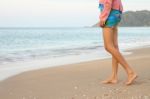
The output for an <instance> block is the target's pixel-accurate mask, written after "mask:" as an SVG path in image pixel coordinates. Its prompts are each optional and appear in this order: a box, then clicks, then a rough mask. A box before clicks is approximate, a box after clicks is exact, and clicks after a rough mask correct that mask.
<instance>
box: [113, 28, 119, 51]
mask: <svg viewBox="0 0 150 99" xmlns="http://www.w3.org/2000/svg"><path fill="white" fill-rule="evenodd" d="M113 44H114V47H115V48H118V27H117V26H116V27H114V28H113Z"/></svg>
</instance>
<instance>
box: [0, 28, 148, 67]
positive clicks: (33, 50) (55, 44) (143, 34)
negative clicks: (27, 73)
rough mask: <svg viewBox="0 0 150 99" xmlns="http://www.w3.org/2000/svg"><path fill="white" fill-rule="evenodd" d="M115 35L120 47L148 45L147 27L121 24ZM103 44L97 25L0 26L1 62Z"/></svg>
mask: <svg viewBox="0 0 150 99" xmlns="http://www.w3.org/2000/svg"><path fill="white" fill-rule="evenodd" d="M118 36H119V39H118V40H119V47H120V49H121V50H125V49H129V48H133V47H141V46H143V45H150V28H148V27H143V28H138V27H135V28H127V27H122V28H119V35H118ZM103 47H104V46H103V38H102V32H101V29H100V28H49V29H0V64H1V63H6V62H16V61H24V60H28V59H37V58H53V57H64V56H69V55H80V54H82V53H87V54H88V53H92V52H93V51H100V52H101V50H102V49H103ZM101 54H103V53H101ZM104 56H105V55H104Z"/></svg>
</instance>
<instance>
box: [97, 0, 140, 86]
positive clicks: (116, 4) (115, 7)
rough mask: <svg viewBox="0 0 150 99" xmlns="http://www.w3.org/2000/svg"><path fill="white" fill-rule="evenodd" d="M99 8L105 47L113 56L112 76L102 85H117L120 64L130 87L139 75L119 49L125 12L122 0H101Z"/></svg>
mask: <svg viewBox="0 0 150 99" xmlns="http://www.w3.org/2000/svg"><path fill="white" fill-rule="evenodd" d="M99 8H100V10H101V13H100V16H99V18H100V23H99V25H100V27H102V30H103V39H104V47H105V49H106V51H107V52H109V53H110V54H111V55H112V74H111V76H110V77H109V78H108V79H107V80H104V81H102V82H101V83H105V84H107V83H112V84H114V83H117V81H118V78H117V71H118V64H119V63H120V64H121V65H122V66H123V68H124V69H125V71H126V73H127V76H128V79H127V81H126V85H130V84H132V82H133V81H134V80H135V78H137V74H136V73H135V72H134V70H133V69H132V68H131V67H130V66H129V64H128V63H127V61H126V60H125V58H124V57H123V56H122V54H121V53H120V51H119V47H118V23H119V22H120V21H121V15H122V11H123V6H122V3H121V0H100V1H99Z"/></svg>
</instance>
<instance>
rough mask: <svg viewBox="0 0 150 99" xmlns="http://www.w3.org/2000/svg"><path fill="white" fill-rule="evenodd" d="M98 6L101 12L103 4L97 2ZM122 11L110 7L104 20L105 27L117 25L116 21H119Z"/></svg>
mask: <svg viewBox="0 0 150 99" xmlns="http://www.w3.org/2000/svg"><path fill="white" fill-rule="evenodd" d="M99 8H100V10H101V12H102V11H103V8H104V7H103V5H102V4H99ZM121 16H122V12H121V11H119V10H115V9H111V11H110V14H109V16H108V18H107V20H106V22H105V25H104V26H105V27H113V26H116V25H118V23H119V22H120V21H121Z"/></svg>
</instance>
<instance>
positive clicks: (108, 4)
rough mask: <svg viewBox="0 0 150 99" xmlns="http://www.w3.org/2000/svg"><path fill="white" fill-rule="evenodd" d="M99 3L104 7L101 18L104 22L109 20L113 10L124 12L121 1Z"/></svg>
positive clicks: (102, 1) (108, 0) (106, 0)
mask: <svg viewBox="0 0 150 99" xmlns="http://www.w3.org/2000/svg"><path fill="white" fill-rule="evenodd" d="M99 3H100V4H102V5H103V6H104V9H103V11H102V12H101V14H100V16H99V18H100V19H101V20H103V21H106V20H107V17H108V16H109V13H110V11H111V9H116V10H120V11H123V6H122V3H121V0H99Z"/></svg>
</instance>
